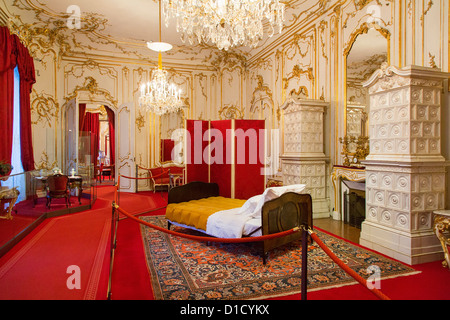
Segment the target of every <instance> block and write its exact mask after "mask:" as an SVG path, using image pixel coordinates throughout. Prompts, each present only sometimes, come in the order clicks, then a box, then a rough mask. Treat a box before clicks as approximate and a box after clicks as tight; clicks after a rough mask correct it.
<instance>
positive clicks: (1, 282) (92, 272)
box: [0, 199, 111, 300]
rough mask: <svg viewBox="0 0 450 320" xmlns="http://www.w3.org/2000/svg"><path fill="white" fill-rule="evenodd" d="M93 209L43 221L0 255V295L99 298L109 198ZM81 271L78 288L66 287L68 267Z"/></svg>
mask: <svg viewBox="0 0 450 320" xmlns="http://www.w3.org/2000/svg"><path fill="white" fill-rule="evenodd" d="M96 207H98V208H97V209H93V210H88V211H85V212H81V213H77V214H72V215H67V216H61V217H57V218H52V219H47V220H46V221H44V222H43V223H42V224H41V225H40V226H39V227H38V228H36V229H35V230H33V232H32V233H30V234H29V235H28V236H27V237H26V238H25V239H24V240H23V241H21V243H19V244H18V245H17V246H16V247H14V248H13V249H12V250H11V251H10V252H8V253H7V254H6V255H5V256H3V257H2V258H1V259H0V288H2V289H1V290H0V299H8V300H24V299H43V300H47V299H51V300H57V299H64V300H81V299H88V300H92V299H99V298H100V299H104V298H105V297H106V284H107V277H105V276H104V272H105V270H106V271H107V269H105V266H106V265H107V262H108V259H107V258H109V256H108V255H107V253H109V248H108V245H109V240H110V238H109V234H110V223H111V202H110V201H107V200H102V199H98V200H97V201H96ZM72 265H76V266H78V267H79V270H80V273H79V275H80V278H79V279H80V284H81V287H80V289H72V290H70V289H69V288H68V286H67V280H68V278H69V277H70V276H71V275H72V273H70V274H69V273H67V269H68V267H69V266H72Z"/></svg>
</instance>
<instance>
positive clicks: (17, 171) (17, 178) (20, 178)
mask: <svg viewBox="0 0 450 320" xmlns="http://www.w3.org/2000/svg"><path fill="white" fill-rule="evenodd" d="M20 141H21V139H20V76H19V69H18V67H16V68H15V69H14V123H13V150H12V156H11V165H12V166H13V170H12V171H11V174H10V176H11V177H10V178H9V179H8V180H7V181H5V182H2V185H3V186H8V187H9V188H14V187H17V190H19V192H20V195H19V198H18V199H17V202H19V201H22V200H25V199H26V190H25V175H24V174H21V173H23V172H24V170H23V166H22V153H21V145H20ZM17 202H16V203H17Z"/></svg>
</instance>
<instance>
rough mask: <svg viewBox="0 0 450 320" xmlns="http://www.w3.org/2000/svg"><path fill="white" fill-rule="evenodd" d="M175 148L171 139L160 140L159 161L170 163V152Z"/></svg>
mask: <svg viewBox="0 0 450 320" xmlns="http://www.w3.org/2000/svg"><path fill="white" fill-rule="evenodd" d="M174 147H175V141H173V140H172V139H161V161H162V162H166V161H171V160H173V159H172V151H173V148H174Z"/></svg>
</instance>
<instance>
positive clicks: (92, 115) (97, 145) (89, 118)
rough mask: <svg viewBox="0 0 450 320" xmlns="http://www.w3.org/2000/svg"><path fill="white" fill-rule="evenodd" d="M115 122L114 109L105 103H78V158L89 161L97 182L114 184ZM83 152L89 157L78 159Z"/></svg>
mask: <svg viewBox="0 0 450 320" xmlns="http://www.w3.org/2000/svg"><path fill="white" fill-rule="evenodd" d="M115 122H116V121H115V113H114V110H113V109H112V108H110V107H108V106H107V105H104V104H85V103H80V104H79V124H78V125H79V132H80V145H79V152H80V154H79V160H80V161H83V160H84V161H85V162H90V164H91V166H92V167H93V168H94V178H95V179H96V180H97V182H98V183H106V184H108V183H109V184H114V177H115V164H116V162H115V158H116V157H115V154H116V147H115V145H116V143H115V141H116V129H115ZM85 144H86V145H85ZM83 154H86V155H90V159H80V156H81V157H82V155H83Z"/></svg>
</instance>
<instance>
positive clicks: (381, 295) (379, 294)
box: [308, 230, 391, 300]
mask: <svg viewBox="0 0 450 320" xmlns="http://www.w3.org/2000/svg"><path fill="white" fill-rule="evenodd" d="M308 233H309V234H310V235H311V237H312V238H313V239H314V241H316V243H317V244H318V245H319V246H320V247H321V248H322V250H323V251H325V253H326V254H327V255H328V256H329V257H330V258H331V259H332V260H333V261H334V262H335V263H337V265H338V266H339V267H341V268H342V269H343V270H344V271H345V272H347V273H348V274H349V275H350V276H352V277H353V278H354V279H355V280H356V281H358V282H359V283H360V284H362V285H363V286H365V287H366V288H367V290H370V292H372V293H373V294H374V295H376V296H377V297H378V298H379V299H381V300H391V299H390V298H389V297H388V296H386V295H385V294H384V293H382V292H381V291H380V290H378V289H376V288H373V289H370V288H369V287H368V286H367V280H366V279H364V278H363V277H361V276H360V275H359V274H357V273H356V272H355V271H354V270H352V269H350V268H349V267H348V266H347V265H346V264H345V263H344V262H342V260H340V259H339V258H338V257H337V256H336V255H335V254H334V253H333V252H332V251H331V250H330V249H329V248H328V247H327V246H326V245H325V244H324V243H323V242H322V240H320V239H319V237H318V236H317V234H316V233H315V232H313V231H311V230H308Z"/></svg>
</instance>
